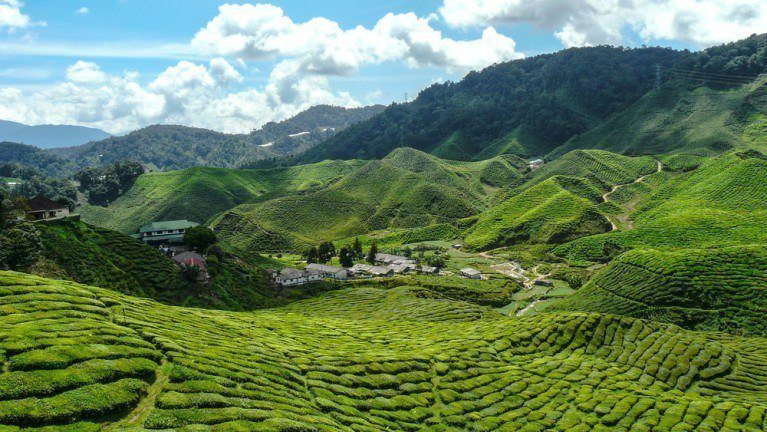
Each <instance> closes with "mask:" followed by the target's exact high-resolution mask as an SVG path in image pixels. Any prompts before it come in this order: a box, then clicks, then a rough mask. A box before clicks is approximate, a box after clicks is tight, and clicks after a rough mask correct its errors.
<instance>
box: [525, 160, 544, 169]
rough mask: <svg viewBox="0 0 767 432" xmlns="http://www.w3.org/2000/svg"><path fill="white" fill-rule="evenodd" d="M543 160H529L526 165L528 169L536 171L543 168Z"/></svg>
mask: <svg viewBox="0 0 767 432" xmlns="http://www.w3.org/2000/svg"><path fill="white" fill-rule="evenodd" d="M543 163H544V162H543V159H535V160H531V161H530V162H529V163H528V164H527V165H528V166H529V167H530V169H538V168H540V167H542V166H543Z"/></svg>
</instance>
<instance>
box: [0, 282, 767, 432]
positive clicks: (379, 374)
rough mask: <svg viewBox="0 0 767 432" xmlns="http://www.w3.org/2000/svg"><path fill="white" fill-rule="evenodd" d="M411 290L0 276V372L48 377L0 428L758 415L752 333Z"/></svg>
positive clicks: (369, 427) (551, 423) (759, 343)
mask: <svg viewBox="0 0 767 432" xmlns="http://www.w3.org/2000/svg"><path fill="white" fill-rule="evenodd" d="M420 290H423V288H417V287H408V286H400V287H396V288H391V289H380V288H377V287H374V286H360V287H355V288H350V289H347V290H343V291H335V292H332V293H327V294H325V295H322V296H319V297H316V298H314V299H311V300H307V301H304V302H298V303H293V304H291V305H289V306H287V307H283V308H277V309H270V310H263V311H255V312H225V311H213V310H199V309H198V310H195V309H187V308H182V307H172V306H165V305H161V304H158V303H156V302H154V301H152V300H148V299H139V298H135V297H129V296H125V295H122V294H119V293H116V292H114V291H109V290H103V289H99V288H93V287H88V286H83V285H77V284H74V283H68V282H62V281H53V280H49V279H42V278H37V277H32V276H28V275H23V274H20V273H10V272H0V303H1V304H2V306H1V307H0V324H1V325H0V361H2V363H3V364H4V365H5V368H4V369H3V370H4V372H3V373H2V374H0V377H2V378H3V379H2V380H0V382H3V383H5V382H7V380H6V378H8V377H9V376H11V374H13V376H14V377H16V378H14V379H15V380H16V381H17V382H30V383H33V382H35V377H36V376H39V375H36V374H41V373H43V374H49V373H50V374H56V373H58V374H59V375H58V376H60V377H61V380H62V381H60V382H59V381H54V380H51V381H50V382H51V383H53V382H57V383H59V384H57V385H59V387H58V388H55V389H43V390H41V389H39V388H38V387H35V385H31V384H30V385H27V386H25V387H21V386H19V388H23V391H24V392H26V393H18V390H14V391H16V392H17V393H14V394H6V396H5V398H4V399H2V400H0V425H3V427H5V428H7V429H8V430H15V428H18V427H28V426H34V427H45V426H52V427H54V428H55V429H56V430H89V429H90V430H95V429H97V428H98V426H99V424H103V425H106V426H107V427H110V425H113V424H114V425H126V426H131V427H133V428H134V430H145V429H148V430H156V429H183V430H204V431H208V430H283V431H287V430H316V431H379V430H387V429H388V430H435V431H437V430H440V431H441V430H477V431H491V430H584V431H585V430H656V431H661V430H672V429H673V430H680V429H682V430H683V429H699V430H762V429H763V428H764V427H765V426H767V424H766V420H765V416H764V415H765V414H764V413H765V409H766V408H767V405H766V404H767V393H765V388H767V362H765V360H764V359H765V358H767V342H765V340H764V339H759V338H750V339H742V338H739V337H729V338H722V337H720V336H718V335H717V334H706V333H697V332H690V331H685V330H682V329H680V328H678V327H676V326H673V325H665V324H657V323H651V322H647V321H641V320H636V319H632V318H621V317H616V316H613V315H600V314H593V313H564V314H556V315H552V314H537V315H535V316H531V317H525V318H519V319H510V318H507V317H504V316H502V315H500V314H497V313H495V312H493V311H492V310H491V309H489V308H486V307H482V306H478V305H472V304H470V303H465V302H461V301H456V300H449V299H443V298H439V297H437V298H435V297H434V296H431V297H429V296H423V295H418V294H417V293H418V292H419V291H420ZM51 296H55V297H51ZM123 311H124V312H123ZM41 335H50V336H55V337H50V338H41V337H40V336H41ZM459 335H460V336H459ZM95 346H100V347H103V348H100V349H99V350H97V351H93V352H94V356H90V357H92V358H89V359H87V360H85V359H83V360H80V359H75V358H74V357H73V358H72V359H71V360H68V361H66V362H58V363H56V364H53V363H51V362H43V363H34V362H31V363H30V362H27V363H24V364H26V365H27V367H25V368H23V369H17V368H16V367H15V366H14V365H15V364H16V359H17V358H25V357H26V358H27V359H29V358H36V357H37V358H41V359H44V358H46V357H47V356H39V355H37V354H36V353H45V352H51V351H62V350H63V351H66V350H67V349H70V348H80V347H95ZM123 347H124V348H123ZM73 352H81V353H83V354H84V353H86V352H89V351H87V350H85V349H82V350H81V349H77V350H76V351H73ZM128 353H130V354H128ZM123 359H125V361H128V360H130V361H129V362H126V363H125V366H123V367H122V368H121V369H120V372H119V373H116V372H111V373H108V369H109V367H105V368H101V369H99V368H98V367H96V368H95V369H93V371H92V372H89V373H81V374H78V375H74V376H76V377H77V378H72V377H71V376H72V375H70V374H68V373H66V371H67V370H69V368H80V369H87V368H88V367H90V366H89V365H91V364H92V362H101V361H104V362H117V361H123ZM131 359H132V360H131ZM161 359H164V361H165V365H164V366H160V365H159V363H160V361H161ZM89 362H91V363H89ZM130 362H135V364H133V363H130ZM160 367H162V368H163V370H164V371H166V372H167V381H160V384H159V388H157V389H154V390H153V393H154V395H153V396H154V397H155V399H154V402H153V403H145V402H144V399H143V398H144V395H145V394H146V392H147V391H149V389H150V385H151V383H152V382H154V376H153V375H152V374H149V376H147V374H146V371H147V370H151V369H152V368H154V370H155V374H156V371H157V370H158V369H159V368H160ZM56 371H64V372H60V373H59V372H56ZM12 387H14V388H15V387H16V386H12ZM124 419H127V420H132V419H135V420H134V423H131V422H130V421H127V422H126V421H125V420H124ZM136 422H138V423H136Z"/></svg>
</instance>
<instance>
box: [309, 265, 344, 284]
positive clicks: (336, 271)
mask: <svg viewBox="0 0 767 432" xmlns="http://www.w3.org/2000/svg"><path fill="white" fill-rule="evenodd" d="M306 269H307V270H317V271H319V272H320V273H322V277H324V278H328V279H336V280H341V281H345V280H346V279H348V278H349V270H347V269H345V268H341V267H335V266H329V265H325V264H309V265H307V266H306Z"/></svg>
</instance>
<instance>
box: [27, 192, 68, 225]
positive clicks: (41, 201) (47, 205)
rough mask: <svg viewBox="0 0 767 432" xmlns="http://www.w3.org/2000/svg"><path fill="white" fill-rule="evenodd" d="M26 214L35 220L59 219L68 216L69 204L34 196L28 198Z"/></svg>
mask: <svg viewBox="0 0 767 432" xmlns="http://www.w3.org/2000/svg"><path fill="white" fill-rule="evenodd" d="M27 216H28V217H29V218H30V219H32V220H36V221H39V220H51V219H60V218H64V217H67V216H69V206H67V205H66V204H61V203H57V202H56V201H52V200H49V199H48V198H45V197H42V196H36V197H34V198H32V199H30V200H29V210H27Z"/></svg>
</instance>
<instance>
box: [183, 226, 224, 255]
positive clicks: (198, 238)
mask: <svg viewBox="0 0 767 432" xmlns="http://www.w3.org/2000/svg"><path fill="white" fill-rule="evenodd" d="M216 241H217V239H216V233H215V232H213V230H212V229H210V228H207V227H203V226H196V227H192V228H187V230H186V232H185V233H184V243H186V245H187V246H189V247H190V248H192V249H194V250H196V251H198V252H205V250H206V249H208V248H209V247H210V246H213V245H214V244H215V243H216Z"/></svg>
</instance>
